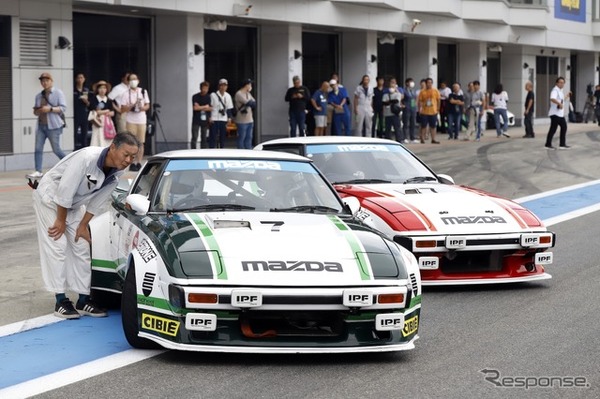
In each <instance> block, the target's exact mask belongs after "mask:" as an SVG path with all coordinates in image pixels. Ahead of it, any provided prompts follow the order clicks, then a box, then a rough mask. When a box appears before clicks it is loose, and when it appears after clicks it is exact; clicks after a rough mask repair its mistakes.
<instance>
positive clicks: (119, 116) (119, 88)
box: [108, 72, 129, 132]
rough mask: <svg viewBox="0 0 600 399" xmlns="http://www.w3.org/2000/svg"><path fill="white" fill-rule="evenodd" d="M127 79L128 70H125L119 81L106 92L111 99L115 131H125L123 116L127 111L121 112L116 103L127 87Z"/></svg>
mask: <svg viewBox="0 0 600 399" xmlns="http://www.w3.org/2000/svg"><path fill="white" fill-rule="evenodd" d="M128 79H129V72H125V73H124V74H123V76H121V82H120V83H119V84H118V85H115V87H113V88H112V90H110V91H109V92H108V98H109V99H110V100H111V101H112V104H113V105H112V106H113V109H114V111H115V112H116V114H115V127H116V128H117V132H124V131H125V118H126V117H127V113H126V112H125V113H121V108H120V106H119V104H117V101H118V100H119V97H121V95H123V93H125V92H126V91H127V89H129V81H128Z"/></svg>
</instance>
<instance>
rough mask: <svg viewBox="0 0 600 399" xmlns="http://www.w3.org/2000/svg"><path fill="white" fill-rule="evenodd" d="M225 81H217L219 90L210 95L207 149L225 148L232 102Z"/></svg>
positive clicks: (231, 115)
mask: <svg viewBox="0 0 600 399" xmlns="http://www.w3.org/2000/svg"><path fill="white" fill-rule="evenodd" d="M228 84H229V83H228V82H227V79H220V80H219V89H218V90H217V91H215V92H214V93H212V94H211V95H210V106H211V107H212V112H211V118H210V119H211V122H212V126H211V127H210V135H209V137H208V147H209V148H217V139H218V148H225V137H226V135H227V123H229V122H231V119H232V117H233V114H232V110H233V100H232V98H231V95H230V94H229V93H227V87H228Z"/></svg>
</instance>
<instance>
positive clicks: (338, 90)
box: [327, 79, 352, 136]
mask: <svg viewBox="0 0 600 399" xmlns="http://www.w3.org/2000/svg"><path fill="white" fill-rule="evenodd" d="M329 85H330V86H331V92H330V93H329V96H328V97H327V102H328V103H329V104H330V105H331V106H333V118H332V121H331V122H332V129H333V132H332V135H335V136H340V135H341V134H342V127H343V128H344V135H346V136H351V135H352V132H351V130H350V118H351V116H350V108H349V107H348V92H347V91H346V89H345V88H344V87H343V86H341V85H339V84H338V82H337V80H335V79H331V80H330V81H329Z"/></svg>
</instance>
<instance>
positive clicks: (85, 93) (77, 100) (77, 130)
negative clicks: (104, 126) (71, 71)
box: [73, 72, 90, 150]
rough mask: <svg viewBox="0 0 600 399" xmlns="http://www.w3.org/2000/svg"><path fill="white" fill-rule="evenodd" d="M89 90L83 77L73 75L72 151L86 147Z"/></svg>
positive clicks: (88, 125) (81, 74) (82, 75)
mask: <svg viewBox="0 0 600 399" xmlns="http://www.w3.org/2000/svg"><path fill="white" fill-rule="evenodd" d="M89 96H90V89H89V88H88V87H87V86H86V85H85V75H84V74H83V73H81V72H80V73H78V74H77V75H75V87H74V88H73V121H74V126H73V133H74V139H75V141H74V149H75V150H78V149H80V148H83V147H85V146H86V145H88V142H87V133H88V130H89V127H90V123H89V121H88V106H89V105H90V102H89Z"/></svg>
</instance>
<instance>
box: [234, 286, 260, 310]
mask: <svg viewBox="0 0 600 399" xmlns="http://www.w3.org/2000/svg"><path fill="white" fill-rule="evenodd" d="M231 305H232V306H236V307H238V308H254V307H257V306H262V294H261V293H260V291H255V290H232V291H231Z"/></svg>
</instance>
